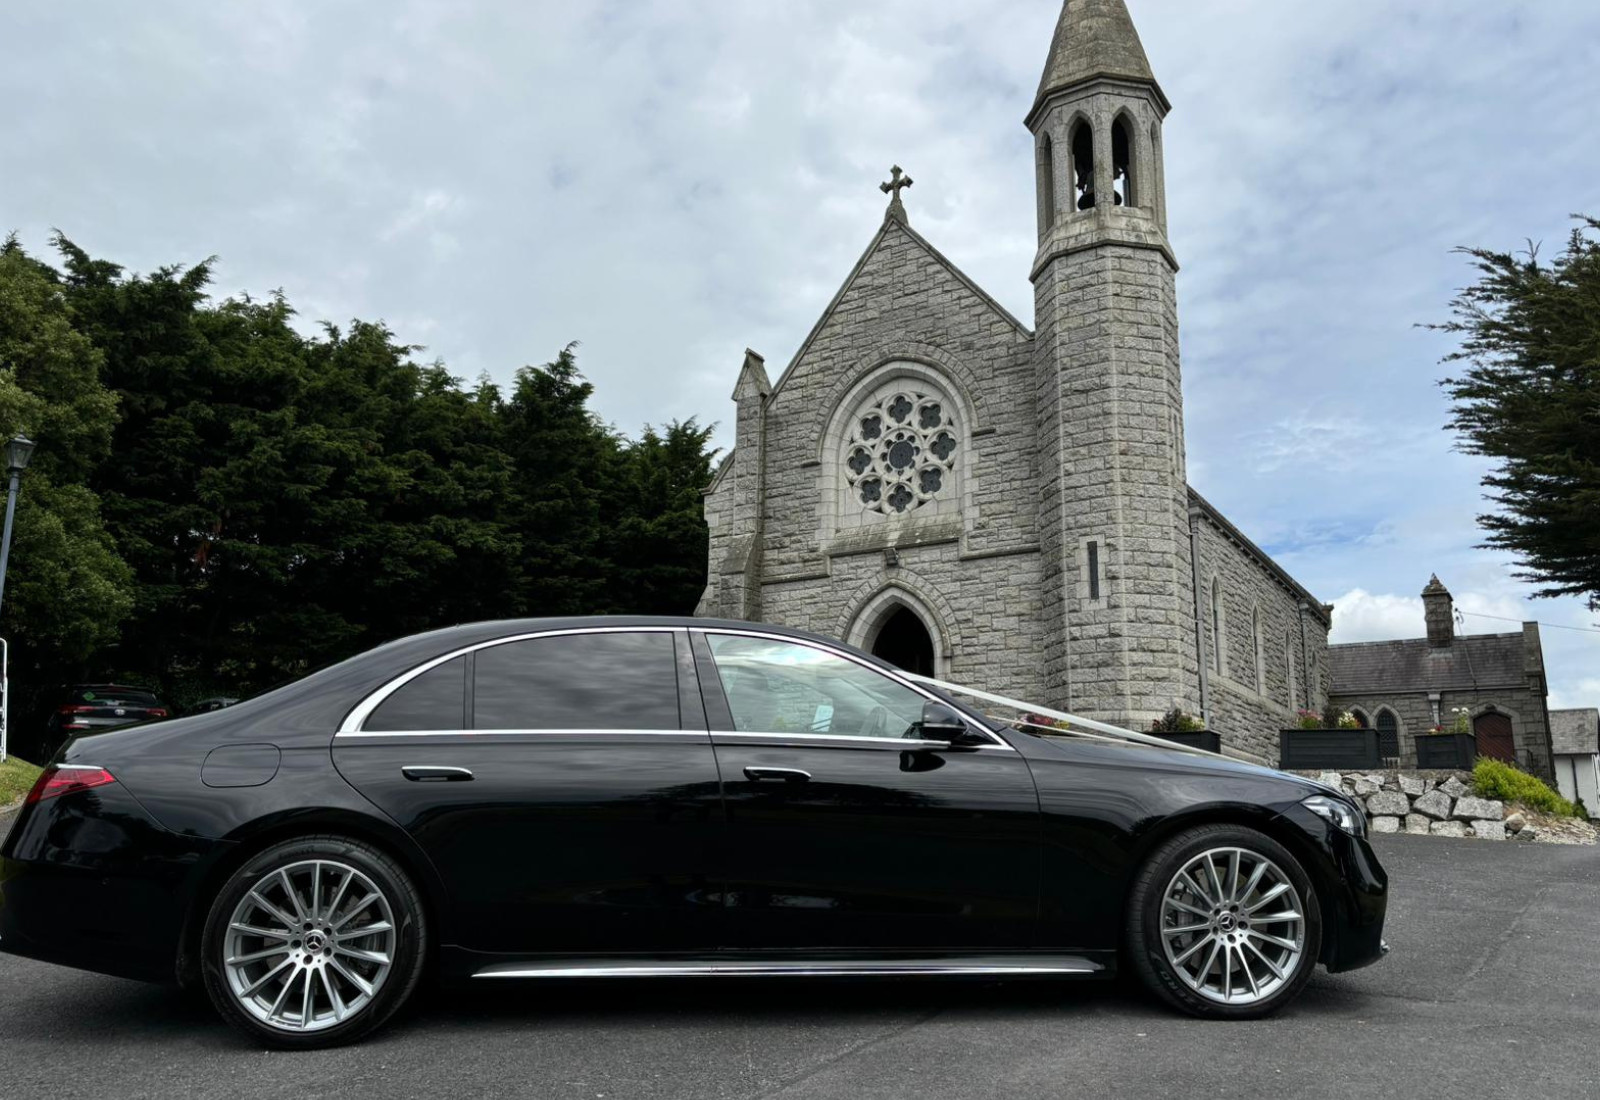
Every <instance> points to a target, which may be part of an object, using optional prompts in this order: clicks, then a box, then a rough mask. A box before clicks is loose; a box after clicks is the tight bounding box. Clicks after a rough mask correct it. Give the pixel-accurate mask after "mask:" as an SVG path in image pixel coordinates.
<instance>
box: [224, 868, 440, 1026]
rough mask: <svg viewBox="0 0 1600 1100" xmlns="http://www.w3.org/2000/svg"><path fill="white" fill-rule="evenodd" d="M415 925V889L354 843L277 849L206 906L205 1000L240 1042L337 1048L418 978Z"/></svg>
mask: <svg viewBox="0 0 1600 1100" xmlns="http://www.w3.org/2000/svg"><path fill="white" fill-rule="evenodd" d="M426 944H427V925H426V918H425V915H424V912H423V907H422V903H421V898H420V897H419V895H418V893H417V889H416V887H415V885H414V884H413V883H412V882H411V880H410V878H409V877H408V876H407V875H406V873H405V871H404V870H402V869H401V868H400V867H399V865H397V864H396V863H395V862H394V861H393V860H392V859H390V858H389V857H388V856H387V855H385V854H384V853H382V852H380V851H378V850H377V849H375V848H372V847H369V846H368V845H366V844H363V843H361V842H359V841H355V840H350V839H345V838H339V837H310V838H305V839H299V840H291V841H287V842H285V843H281V844H277V845H275V846H273V847H271V848H269V849H267V850H266V851H264V852H261V853H260V854H259V855H257V856H255V857H254V858H253V859H251V860H249V861H248V862H247V863H246V864H245V865H244V866H243V867H241V868H239V870H238V871H236V872H235V873H234V874H233V876H232V877H231V878H229V880H228V881H227V883H226V884H224V886H223V887H222V890H221V891H220V892H219V893H218V894H217V897H216V899H215V901H214V902H213V903H212V906H211V911H210V915H209V917H208V918H207V921H206V927H205V935H204V938H203V940H202V943H201V952H202V959H201V970H202V973H203V974H204V977H205V987H206V992H207V994H208V995H209V996H210V998H211V1002H212V1004H213V1005H214V1006H215V1007H216V1009H217V1011H218V1012H219V1013H221V1014H222V1016H223V1017H224V1018H225V1019H226V1020H228V1022H229V1023H231V1024H233V1025H234V1026H235V1027H238V1028H239V1029H241V1030H242V1031H244V1032H245V1033H246V1034H248V1035H250V1036H252V1037H254V1038H256V1039H259V1040H263V1041H265V1042H267V1043H271V1044H273V1045H275V1046H283V1047H298V1048H312V1047H326V1046H335V1045H338V1044H340V1043H348V1042H351V1041H352V1040H355V1039H358V1038H360V1037H362V1036H364V1035H366V1034H368V1033H369V1032H371V1031H373V1030H374V1029H376V1028H378V1027H380V1026H381V1025H382V1024H383V1023H384V1022H385V1021H387V1020H388V1019H389V1018H390V1017H391V1016H393V1015H394V1014H395V1013H396V1012H397V1011H399V1010H400V1008H401V1007H402V1006H403V1005H404V1004H405V1002H406V1001H407V1000H408V999H409V998H410V996H411V994H412V992H413V991H414V990H415V989H416V987H417V984H418V982H419V981H420V979H421V977H422V972H423V965H424V962H425V956H426Z"/></svg>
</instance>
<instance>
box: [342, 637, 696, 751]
mask: <svg viewBox="0 0 1600 1100" xmlns="http://www.w3.org/2000/svg"><path fill="white" fill-rule="evenodd" d="M582 634H673V635H677V634H682V635H683V636H684V640H685V641H687V640H688V634H689V631H688V629H687V628H686V627H681V626H577V627H564V628H560V629H556V630H535V631H531V632H529V633H525V634H511V635H507V636H506V637H504V638H491V639H489V640H488V641H486V642H474V643H473V644H472V645H469V646H462V647H461V648H460V649H455V650H451V651H450V652H449V653H446V654H444V655H443V656H442V657H435V658H434V659H433V660H431V661H427V662H425V663H423V664H420V665H418V666H417V667H416V668H413V669H410V670H409V671H407V672H403V673H401V674H400V675H399V676H396V677H395V678H394V679H392V680H390V681H389V682H388V683H386V684H384V685H383V686H382V687H380V688H378V689H377V690H376V691H374V692H372V693H371V694H369V695H368V696H367V697H366V698H365V699H363V700H361V702H359V703H357V704H356V705H355V706H354V707H353V708H351V710H350V713H349V714H347V715H345V717H344V721H343V722H340V723H339V729H338V731H337V733H336V736H340V737H349V736H352V735H354V734H366V733H367V732H368V731H366V730H363V729H362V728H361V726H362V723H364V722H365V721H366V720H367V719H368V718H370V717H371V716H372V712H373V711H375V710H377V709H378V708H379V707H380V706H382V705H383V702H384V700H386V699H388V698H389V696H391V695H393V694H394V693H395V692H397V691H399V690H400V689H401V688H403V687H405V686H406V685H407V684H409V683H410V682H411V681H412V680H415V679H416V678H417V677H418V676H421V675H423V674H425V673H428V672H432V671H433V670H434V669H436V668H438V667H439V666H440V665H443V664H449V663H450V662H451V661H453V660H455V659H456V658H457V657H465V656H466V655H467V654H468V653H477V652H479V651H480V650H485V649H494V648H495V647H497V646H503V645H510V644H512V643H513V642H532V641H537V640H538V639H540V638H567V637H574V636H577V635H582ZM372 732H374V733H378V732H383V731H372ZM409 732H410V731H408V730H393V731H390V732H387V733H384V736H400V737H404V736H406V735H407V734H408V733H409ZM449 732H451V733H471V734H476V735H479V736H481V735H482V734H483V733H484V732H486V731H482V730H451V731H449ZM519 732H520V731H519ZM529 732H534V733H541V732H555V731H548V730H533V731H529ZM627 732H629V733H638V732H640V731H639V730H628V731H627ZM672 732H673V733H684V732H688V733H698V732H700V731H699V730H687V731H685V730H681V729H678V730H673V731H672Z"/></svg>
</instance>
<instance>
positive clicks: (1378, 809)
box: [1367, 791, 1487, 820]
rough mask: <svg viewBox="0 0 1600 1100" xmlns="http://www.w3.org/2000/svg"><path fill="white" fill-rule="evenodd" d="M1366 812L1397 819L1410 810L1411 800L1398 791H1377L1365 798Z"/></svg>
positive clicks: (1482, 815) (1480, 815) (1483, 815)
mask: <svg viewBox="0 0 1600 1100" xmlns="http://www.w3.org/2000/svg"><path fill="white" fill-rule="evenodd" d="M1367 812H1368V813H1370V814H1372V815H1373V816H1374V817H1380V816H1381V817H1393V818H1396V819H1397V820H1398V819H1399V818H1402V817H1405V816H1406V814H1408V813H1410V812H1411V801H1410V799H1408V798H1406V796H1405V795H1403V794H1401V793H1400V792H1399V791H1379V792H1377V793H1376V794H1374V795H1373V796H1372V797H1371V798H1369V799H1367ZM1478 816H1479V817H1485V816H1487V815H1486V814H1479V815H1478Z"/></svg>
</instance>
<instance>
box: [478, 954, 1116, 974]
mask: <svg viewBox="0 0 1600 1100" xmlns="http://www.w3.org/2000/svg"><path fill="white" fill-rule="evenodd" d="M1104 972H1105V968H1104V967H1103V966H1101V965H1100V964H1098V963H1094V962H1090V961H1089V960H1088V959H1084V958H1080V957H1078V956H1074V955H1049V956H1044V955H1002V956H988V957H984V958H972V959H749V960H733V959H694V960H684V961H666V960H662V961H658V962H646V961H638V960H632V961H627V962H622V961H612V960H604V959H590V960H584V959H574V960H571V961H539V962H527V963H496V964H494V965H492V966H486V967H483V968H482V969H480V970H478V971H477V972H475V973H474V974H473V975H472V976H473V977H474V978H902V977H903V978H941V977H942V978H954V977H974V978H1005V977H1012V978H1020V977H1037V978H1048V977H1071V976H1078V977H1088V976H1092V975H1097V974H1102V973H1104Z"/></svg>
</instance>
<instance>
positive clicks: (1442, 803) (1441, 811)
mask: <svg viewBox="0 0 1600 1100" xmlns="http://www.w3.org/2000/svg"><path fill="white" fill-rule="evenodd" d="M1411 808H1412V809H1413V810H1415V811H1416V812H1417V813H1419V814H1426V815H1427V816H1429V817H1431V818H1433V819H1434V820H1435V821H1444V820H1446V819H1447V818H1449V816H1450V796H1449V795H1447V794H1445V793H1444V792H1443V791H1442V790H1441V791H1429V792H1428V793H1427V794H1425V795H1423V796H1422V797H1421V798H1419V799H1417V801H1416V802H1415V803H1413V805H1412V807H1411Z"/></svg>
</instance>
